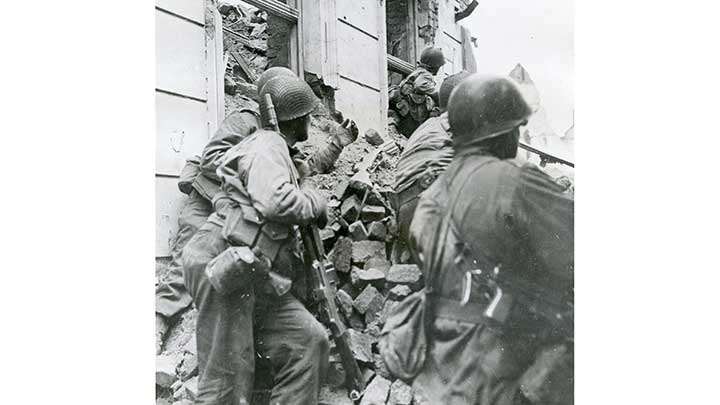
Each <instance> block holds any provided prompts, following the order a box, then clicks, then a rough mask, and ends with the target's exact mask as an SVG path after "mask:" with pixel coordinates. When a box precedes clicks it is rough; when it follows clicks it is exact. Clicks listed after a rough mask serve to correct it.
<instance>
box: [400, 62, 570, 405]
mask: <svg viewBox="0 0 720 405" xmlns="http://www.w3.org/2000/svg"><path fill="white" fill-rule="evenodd" d="M530 114H531V110H530V108H529V106H528V105H527V103H526V102H525V100H524V99H523V98H522V96H521V95H520V92H519V91H518V89H517V88H516V87H515V85H514V84H513V83H512V82H511V81H510V80H508V79H505V78H502V77H493V76H490V77H488V76H482V75H472V76H471V77H469V78H467V79H466V80H464V81H463V82H462V83H461V84H459V85H458V86H457V87H456V89H455V90H454V91H453V93H452V95H451V97H450V101H449V103H448V115H449V116H448V119H449V123H450V127H451V128H452V136H453V147H454V149H455V156H454V158H453V161H452V163H451V164H450V165H449V166H448V167H447V169H446V171H445V172H444V173H443V174H442V175H441V176H440V177H438V179H437V180H436V181H435V183H433V185H432V186H431V187H430V188H429V189H428V190H426V191H425V192H424V193H423V194H422V197H421V200H420V202H419V204H418V207H417V209H416V212H415V216H414V218H413V222H412V224H411V229H410V233H411V243H413V244H414V245H415V248H416V250H417V251H418V256H419V257H420V259H421V265H422V267H423V271H424V274H425V277H426V280H427V282H426V285H427V287H426V288H427V294H428V295H427V297H428V301H427V302H428V307H427V308H426V310H427V311H428V312H427V314H428V315H429V321H428V323H427V337H428V341H429V343H428V349H427V352H426V353H427V358H426V361H425V362H424V366H423V368H422V370H421V371H420V373H419V374H418V375H417V377H416V378H415V380H414V386H415V388H416V389H417V392H418V395H419V396H420V397H423V398H424V399H425V400H426V401H427V402H428V403H432V404H483V405H486V404H488V405H489V404H503V405H506V404H507V405H509V404H520V403H525V404H527V403H533V404H550V403H552V404H565V403H572V401H573V396H572V384H573V383H572V381H573V379H572V350H573V349H572V339H573V327H572V318H573V313H572V300H573V267H574V260H573V235H574V233H573V222H574V214H573V207H574V203H573V200H572V197H570V196H568V195H567V194H564V193H563V190H562V188H561V187H560V186H559V185H557V184H556V183H555V182H554V181H553V179H552V178H550V177H549V176H548V175H546V174H545V173H543V172H542V171H540V170H539V169H538V168H537V167H535V166H534V165H531V164H528V165H524V166H519V164H517V163H515V161H514V160H512V159H513V158H514V157H515V156H516V154H517V148H518V141H519V135H520V134H519V130H518V127H519V126H520V125H523V124H524V123H525V122H526V120H527V118H528V117H529V116H530Z"/></svg>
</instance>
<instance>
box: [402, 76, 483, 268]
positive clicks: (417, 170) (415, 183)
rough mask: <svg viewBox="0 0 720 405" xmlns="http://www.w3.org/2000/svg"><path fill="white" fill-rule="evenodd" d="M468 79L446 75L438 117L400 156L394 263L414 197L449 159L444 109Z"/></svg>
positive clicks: (427, 123)
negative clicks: (462, 82)
mask: <svg viewBox="0 0 720 405" xmlns="http://www.w3.org/2000/svg"><path fill="white" fill-rule="evenodd" d="M468 76H470V73H469V72H466V71H464V70H463V71H461V72H459V73H456V74H454V75H451V76H448V77H447V78H446V79H445V80H444V81H443V83H442V85H440V92H439V95H438V98H439V106H440V112H441V114H440V116H438V117H432V118H429V119H428V120H427V121H425V122H424V123H423V124H422V125H420V126H419V127H418V129H416V130H415V132H413V134H412V136H411V137H410V139H408V142H407V144H405V150H404V151H403V153H402V155H400V160H399V161H398V163H397V172H396V174H395V184H394V187H393V188H394V190H395V196H396V197H395V198H396V199H395V212H397V224H398V231H399V240H398V243H397V244H396V245H395V249H394V250H393V255H394V257H395V259H396V261H402V262H406V260H403V258H402V257H403V256H404V252H405V251H407V249H406V243H407V240H408V230H409V228H410V221H411V220H412V216H413V213H414V212H415V207H416V206H417V199H418V196H419V195H420V193H421V192H422V191H423V190H425V189H426V188H428V187H429V186H430V184H432V183H433V182H434V181H435V179H436V178H437V177H438V176H439V175H440V173H442V172H443V170H445V167H446V166H447V165H448V164H450V161H451V160H452V156H453V150H452V139H451V138H450V132H449V131H450V124H449V123H448V119H447V112H446V111H445V110H446V107H447V102H448V99H449V98H450V93H451V92H452V90H453V89H454V88H455V86H456V85H457V84H458V83H460V82H461V81H462V80H463V79H465V78H466V77H468Z"/></svg>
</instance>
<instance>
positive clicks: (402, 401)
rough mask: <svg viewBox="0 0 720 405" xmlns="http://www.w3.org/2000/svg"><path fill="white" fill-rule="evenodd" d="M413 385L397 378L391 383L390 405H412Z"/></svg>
mask: <svg viewBox="0 0 720 405" xmlns="http://www.w3.org/2000/svg"><path fill="white" fill-rule="evenodd" d="M412 396H413V395H412V387H410V386H409V385H407V384H405V383H404V382H403V381H402V380H400V379H397V380H395V381H394V382H393V383H392V384H391V385H390V396H389V397H388V401H387V403H388V405H410V403H411V402H412Z"/></svg>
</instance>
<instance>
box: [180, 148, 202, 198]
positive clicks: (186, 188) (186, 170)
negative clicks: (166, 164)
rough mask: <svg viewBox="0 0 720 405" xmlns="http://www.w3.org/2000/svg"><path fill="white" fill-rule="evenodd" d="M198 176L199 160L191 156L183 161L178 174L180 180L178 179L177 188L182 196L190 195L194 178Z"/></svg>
mask: <svg viewBox="0 0 720 405" xmlns="http://www.w3.org/2000/svg"><path fill="white" fill-rule="evenodd" d="M199 174H200V158H199V157H198V156H193V157H191V158H188V159H187V160H186V161H185V166H183V168H182V171H181V172H180V178H179V179H178V188H179V189H180V191H181V192H182V193H183V194H187V195H190V192H192V189H193V186H192V185H193V182H194V181H195V178H196V177H197V176H198V175H199Z"/></svg>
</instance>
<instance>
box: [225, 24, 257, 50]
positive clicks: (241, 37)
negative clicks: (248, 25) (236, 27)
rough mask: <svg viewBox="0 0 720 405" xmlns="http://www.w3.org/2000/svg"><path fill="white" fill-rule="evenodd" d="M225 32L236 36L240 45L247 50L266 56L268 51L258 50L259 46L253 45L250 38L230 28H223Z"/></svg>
mask: <svg viewBox="0 0 720 405" xmlns="http://www.w3.org/2000/svg"><path fill="white" fill-rule="evenodd" d="M223 31H224V32H227V33H228V34H232V35H234V36H235V37H236V38H237V39H239V40H240V43H241V44H243V46H245V47H246V48H249V49H250V50H251V51H253V52H256V53H259V54H261V55H265V54H266V53H267V49H262V48H258V47H257V46H255V45H253V43H252V42H251V41H250V38H249V37H248V36H247V35H245V34H241V33H239V32H235V31H233V30H231V29H229V28H225V27H223Z"/></svg>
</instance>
